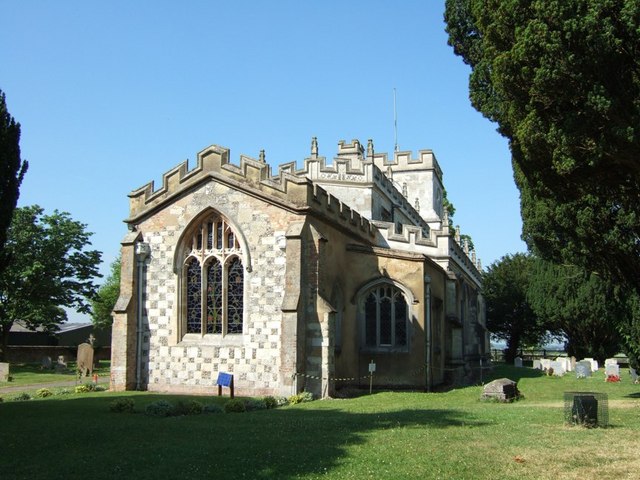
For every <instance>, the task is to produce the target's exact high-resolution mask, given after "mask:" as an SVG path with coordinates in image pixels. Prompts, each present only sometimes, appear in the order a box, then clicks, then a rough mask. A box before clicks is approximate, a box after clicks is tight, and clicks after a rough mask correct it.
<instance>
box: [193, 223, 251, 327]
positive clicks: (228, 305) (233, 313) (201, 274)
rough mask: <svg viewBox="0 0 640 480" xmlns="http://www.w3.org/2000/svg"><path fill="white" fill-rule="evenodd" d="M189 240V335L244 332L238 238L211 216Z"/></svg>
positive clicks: (197, 228)
mask: <svg viewBox="0 0 640 480" xmlns="http://www.w3.org/2000/svg"><path fill="white" fill-rule="evenodd" d="M185 241H186V242H187V245H185V246H186V248H185V261H184V268H183V272H184V273H183V278H184V282H183V284H184V285H183V292H184V298H185V302H184V303H185V307H186V308H185V313H186V322H185V323H186V325H185V327H186V329H185V332H186V333H195V334H207V333H209V334H222V335H227V334H239V333H242V325H243V315H244V268H243V266H242V259H241V256H242V250H241V248H240V245H239V243H238V240H237V235H236V234H235V232H234V231H233V229H232V228H231V226H230V225H229V224H227V222H226V221H225V220H224V219H223V218H221V217H220V216H219V215H211V216H210V217H207V218H206V219H205V221H203V222H202V223H200V224H198V226H197V227H196V228H195V229H194V230H193V233H192V234H191V235H189V236H187V237H186V239H185Z"/></svg>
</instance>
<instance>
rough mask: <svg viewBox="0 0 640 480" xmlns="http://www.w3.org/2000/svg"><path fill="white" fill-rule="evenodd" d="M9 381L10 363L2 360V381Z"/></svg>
mask: <svg viewBox="0 0 640 480" xmlns="http://www.w3.org/2000/svg"><path fill="white" fill-rule="evenodd" d="M8 381H9V364H8V363H6V362H0V382H8Z"/></svg>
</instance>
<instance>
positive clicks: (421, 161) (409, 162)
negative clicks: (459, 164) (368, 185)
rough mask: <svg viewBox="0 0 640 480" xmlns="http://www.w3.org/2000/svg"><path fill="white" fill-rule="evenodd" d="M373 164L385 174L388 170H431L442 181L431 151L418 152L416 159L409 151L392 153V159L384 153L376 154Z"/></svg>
mask: <svg viewBox="0 0 640 480" xmlns="http://www.w3.org/2000/svg"><path fill="white" fill-rule="evenodd" d="M373 163H375V164H376V166H377V167H378V168H379V169H380V170H382V171H385V172H386V171H388V170H389V169H391V171H393V172H409V171H414V170H421V171H424V170H433V171H434V172H435V173H436V175H437V177H438V178H439V179H440V181H442V169H441V168H440V164H439V163H438V160H437V159H436V156H435V154H434V153H433V151H432V150H420V151H419V152H418V157H417V158H413V152H410V151H403V152H394V153H393V158H392V159H389V157H388V155H387V154H386V153H376V154H374V155H373Z"/></svg>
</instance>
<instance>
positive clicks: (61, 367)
mask: <svg viewBox="0 0 640 480" xmlns="http://www.w3.org/2000/svg"><path fill="white" fill-rule="evenodd" d="M66 370H67V362H66V361H65V359H64V355H59V356H58V363H56V372H64V371H66Z"/></svg>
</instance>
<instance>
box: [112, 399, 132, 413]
mask: <svg viewBox="0 0 640 480" xmlns="http://www.w3.org/2000/svg"><path fill="white" fill-rule="evenodd" d="M134 406H135V403H134V402H133V399H131V398H118V399H116V400H114V401H112V402H111V403H110V404H109V410H110V411H112V412H114V413H131V412H133V409H134Z"/></svg>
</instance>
